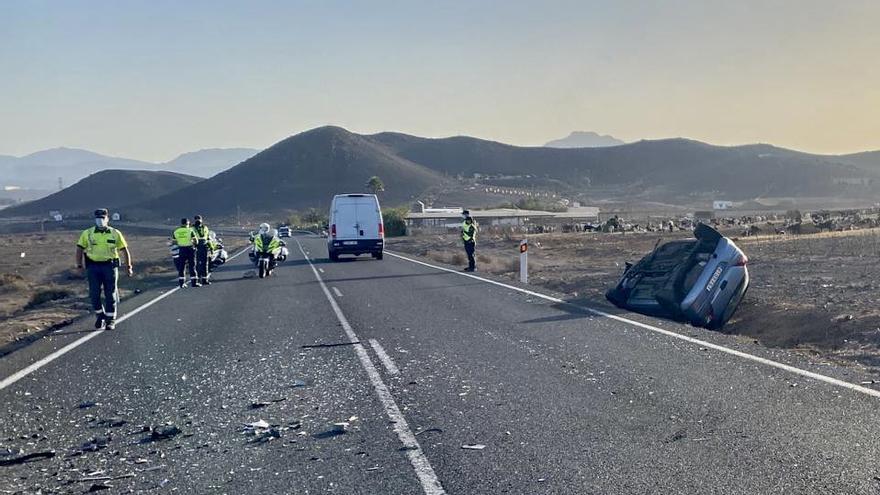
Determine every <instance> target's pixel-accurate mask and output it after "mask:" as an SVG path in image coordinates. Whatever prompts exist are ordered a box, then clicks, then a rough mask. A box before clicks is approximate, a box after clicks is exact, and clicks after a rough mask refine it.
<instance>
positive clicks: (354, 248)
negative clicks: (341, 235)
mask: <svg viewBox="0 0 880 495" xmlns="http://www.w3.org/2000/svg"><path fill="white" fill-rule="evenodd" d="M384 248H385V241H383V240H382V239H358V240H334V241H330V242H328V243H327V250H328V251H330V252H333V253H336V254H364V253H380V252H382V250H383V249H384Z"/></svg>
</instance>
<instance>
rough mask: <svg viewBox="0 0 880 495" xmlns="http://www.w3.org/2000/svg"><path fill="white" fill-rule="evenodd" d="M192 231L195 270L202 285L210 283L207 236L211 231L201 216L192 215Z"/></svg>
mask: <svg viewBox="0 0 880 495" xmlns="http://www.w3.org/2000/svg"><path fill="white" fill-rule="evenodd" d="M193 223H194V225H193V232H195V234H196V235H195V241H196V272H198V275H199V280H198V282H200V283H201V284H203V285H210V284H211V280H209V278H208V277H210V276H211V273H210V271H209V268H208V236H209V235H210V233H211V231H210V230H208V226H207V225H205V224H204V223H202V216H201V215H196V216H195V217H193Z"/></svg>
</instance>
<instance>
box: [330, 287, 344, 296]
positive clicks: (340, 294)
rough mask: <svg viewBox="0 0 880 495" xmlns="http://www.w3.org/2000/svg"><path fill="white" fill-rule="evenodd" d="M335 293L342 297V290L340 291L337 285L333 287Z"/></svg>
mask: <svg viewBox="0 0 880 495" xmlns="http://www.w3.org/2000/svg"><path fill="white" fill-rule="evenodd" d="M332 289H333V293H334V294H336V297H342V292H339V289H337V288H336V287H332Z"/></svg>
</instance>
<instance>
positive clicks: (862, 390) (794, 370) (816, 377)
mask: <svg viewBox="0 0 880 495" xmlns="http://www.w3.org/2000/svg"><path fill="white" fill-rule="evenodd" d="M385 253H386V254H389V255H391V256H393V257H395V258H398V259H401V260H404V261H409V262H410V263H415V264H417V265H422V266H427V267H429V268H433V269H435V270H440V271H443V272H448V273H454V274H456V275H460V276H462V277H468V278H471V279H474V280H479V281H481V282H485V283H487V284H492V285H496V286H498V287H503V288H505V289H509V290H513V291H517V292H520V293H522V294H527V295H529V296H533V297H536V298H539V299H543V300H545V301H550V302H554V303H558V304H567V305H570V306H574V307H577V308H580V309H582V310H585V311H589V312H590V313H593V314H594V315H596V316H601V317H603V318H608V319H611V320H615V321H619V322H621V323H626V324H628V325H633V326H636V327H639V328H642V329H644V330H649V331H651V332H656V333H659V334H663V335H666V336H667V337H672V338H674V339H678V340H683V341H685V342H690V343H692V344H697V345H700V346H702V347H705V348H707V349H713V350H716V351H719V352H723V353H725V354H730V355H733V356H736V357H739V358H743V359H747V360H749V361H754V362H756V363H761V364H764V365H767V366H772V367H774V368H777V369H780V370H784V371H788V372H789V373H794V374H796V375H800V376H803V377H806V378H811V379H813V380H816V381H820V382H823V383H827V384H829V385H834V386H836V387H842V388H846V389H849V390H852V391H854V392H858V393H861V394H865V395H870V396H871V397H876V398H880V390H874V389H870V388H867V387H863V386H861V385H856V384H855V383H850V382H847V381H844V380H839V379H837V378H833V377H830V376H826V375H822V374H819V373H815V372H812V371H807V370H804V369H801V368H797V367H795V366H791V365H788V364H784V363H780V362H777V361H773V360H772V359H767V358H763V357H760V356H755V355H753V354H749V353H747V352H742V351H737V350H736V349H731V348H729V347H724V346H723V345H718V344H713V343H711V342H707V341H705V340H700V339H696V338H693V337H688V336H687V335H682V334H680V333H676V332H673V331H670V330H664V329H662V328H658V327H655V326H652V325H648V324H647V323H641V322H638V321H635V320H630V319H628V318H624V317H622V316H617V315H613V314H611V313H606V312H604V311H601V310H598V309H593V308H588V307H586V306H577V305H574V304H572V303H569V302H567V301H564V300H562V299H559V298H558V297H553V296H548V295H546V294H541V293H540V292H535V291H532V290H528V289H523V288H522V287H516V286H513V285H509V284H505V283H503V282H498V281H495V280H491V279H488V278H483V277H479V276H477V275H472V274H470V273H463V272H459V271H456V270H452V269H450V268H444V267H442V266H437V265H432V264H430V263H425V262H424V261H419V260H415V259H412V258H407V257H406V256H402V255H400V254H396V253H392V252H390V251H388V250H385Z"/></svg>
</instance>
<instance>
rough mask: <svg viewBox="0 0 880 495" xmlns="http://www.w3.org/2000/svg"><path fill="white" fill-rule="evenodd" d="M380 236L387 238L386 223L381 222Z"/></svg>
mask: <svg viewBox="0 0 880 495" xmlns="http://www.w3.org/2000/svg"><path fill="white" fill-rule="evenodd" d="M379 237H381V238H383V239H384V238H385V224H383V223H381V222H379Z"/></svg>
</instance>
